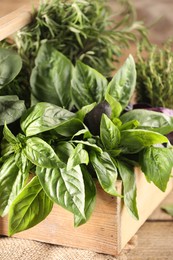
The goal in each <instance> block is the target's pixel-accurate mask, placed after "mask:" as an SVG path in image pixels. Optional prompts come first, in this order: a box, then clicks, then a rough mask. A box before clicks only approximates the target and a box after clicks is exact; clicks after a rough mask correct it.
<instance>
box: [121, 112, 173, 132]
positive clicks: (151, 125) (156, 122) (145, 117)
mask: <svg viewBox="0 0 173 260" xmlns="http://www.w3.org/2000/svg"><path fill="white" fill-rule="evenodd" d="M120 119H121V121H122V122H123V123H127V122H128V121H130V120H137V121H138V122H139V123H140V125H139V127H142V128H143V129H144V128H146V129H148V130H152V131H156V132H159V133H161V134H163V135H166V134H168V133H170V132H171V131H173V117H170V116H168V115H165V114H163V113H160V112H155V111H149V110H146V109H134V110H131V111H129V112H126V113H124V114H123V115H122V116H121V117H120Z"/></svg>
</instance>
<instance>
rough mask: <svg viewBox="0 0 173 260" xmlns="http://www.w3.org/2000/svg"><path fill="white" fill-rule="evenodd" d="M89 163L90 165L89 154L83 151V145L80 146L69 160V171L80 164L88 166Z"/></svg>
mask: <svg viewBox="0 0 173 260" xmlns="http://www.w3.org/2000/svg"><path fill="white" fill-rule="evenodd" d="M88 163H89V156H88V152H87V151H86V150H85V149H83V144H78V145H77V146H76V147H75V149H74V150H73V152H72V153H71V155H70V157H69V159H68V162H67V170H68V171H69V170H71V169H72V168H74V167H75V166H77V165H79V164H86V165H87V164H88Z"/></svg>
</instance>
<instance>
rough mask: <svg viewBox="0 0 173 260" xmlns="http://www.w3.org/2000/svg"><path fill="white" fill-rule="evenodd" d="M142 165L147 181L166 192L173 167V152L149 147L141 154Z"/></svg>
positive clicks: (167, 149)
mask: <svg viewBox="0 0 173 260" xmlns="http://www.w3.org/2000/svg"><path fill="white" fill-rule="evenodd" d="M140 165H141V169H142V171H143V172H144V174H145V176H146V178H147V180H148V181H149V182H153V183H154V184H155V185H156V186H157V187H158V188H159V189H160V190H162V191H165V190H166V187H167V183H168V181H169V178H170V175H171V171H172V167H173V150H172V149H169V148H161V147H149V148H147V149H145V150H144V151H142V152H141V155H140Z"/></svg>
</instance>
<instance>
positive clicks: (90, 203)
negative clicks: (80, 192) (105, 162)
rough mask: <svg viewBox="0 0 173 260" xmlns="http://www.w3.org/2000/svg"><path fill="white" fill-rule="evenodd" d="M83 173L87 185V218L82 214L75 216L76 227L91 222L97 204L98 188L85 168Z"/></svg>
mask: <svg viewBox="0 0 173 260" xmlns="http://www.w3.org/2000/svg"><path fill="white" fill-rule="evenodd" d="M82 173H83V179H84V185H85V209H84V210H85V218H83V216H82V215H81V214H80V215H79V214H78V215H75V218H74V223H75V226H76V227H78V226H80V225H82V224H84V223H86V221H88V220H89V218H90V216H91V214H92V212H93V210H94V207H95V202H96V187H95V183H94V181H93V178H92V177H91V175H90V174H89V172H88V171H87V169H86V167H84V166H82Z"/></svg>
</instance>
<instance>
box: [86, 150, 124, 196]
mask: <svg viewBox="0 0 173 260" xmlns="http://www.w3.org/2000/svg"><path fill="white" fill-rule="evenodd" d="M90 161H91V163H92V165H93V167H94V170H95V172H96V174H97V178H98V181H99V183H100V185H101V186H102V188H103V189H104V191H106V192H107V193H109V194H111V195H113V196H120V194H118V193H117V190H116V181H117V175H118V173H117V168H116V166H115V164H114V163H113V161H112V160H111V158H110V156H109V154H108V153H106V152H103V153H101V154H96V153H95V152H93V151H92V152H91V153H90Z"/></svg>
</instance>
